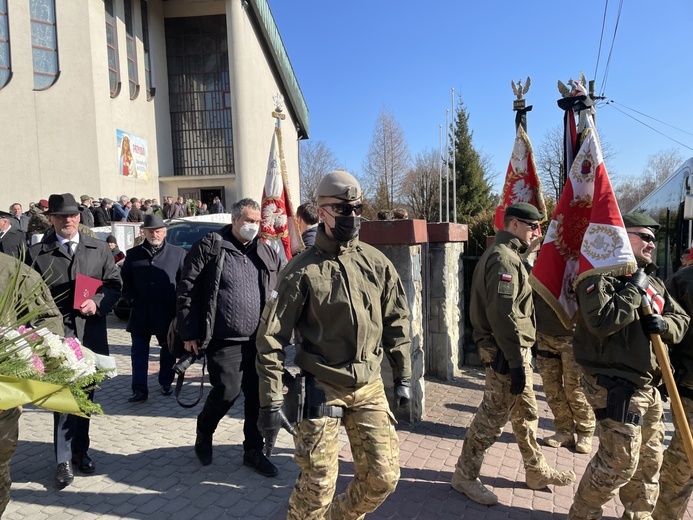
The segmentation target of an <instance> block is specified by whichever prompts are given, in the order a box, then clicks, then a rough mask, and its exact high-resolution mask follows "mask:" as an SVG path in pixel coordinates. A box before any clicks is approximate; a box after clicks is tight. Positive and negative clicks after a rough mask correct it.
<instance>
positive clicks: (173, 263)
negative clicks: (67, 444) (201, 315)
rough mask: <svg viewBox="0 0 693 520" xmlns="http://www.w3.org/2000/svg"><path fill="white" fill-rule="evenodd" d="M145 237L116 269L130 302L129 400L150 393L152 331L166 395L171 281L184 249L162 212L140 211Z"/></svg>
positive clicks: (170, 365) (173, 298) (172, 308)
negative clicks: (172, 238)
mask: <svg viewBox="0 0 693 520" xmlns="http://www.w3.org/2000/svg"><path fill="white" fill-rule="evenodd" d="M141 229H142V232H143V234H144V242H142V244H141V245H139V246H135V247H133V248H132V249H130V250H128V252H127V256H126V257H125V261H124V262H123V267H122V268H121V271H120V274H121V276H122V278H123V298H125V299H126V300H127V301H128V302H129V303H130V305H131V306H132V312H130V320H129V321H128V326H127V329H126V330H127V331H128V332H129V333H130V335H131V336H132V350H131V351H130V359H131V362H132V397H130V399H128V401H130V402H131V403H137V402H141V401H146V400H147V397H148V396H149V389H148V386H147V368H148V366H149V341H150V340H151V337H152V336H156V339H157V341H158V342H159V345H160V346H161V352H160V353H159V385H161V393H162V394H163V395H171V393H172V390H171V384H172V383H173V378H174V372H173V365H174V364H175V362H176V360H175V358H174V357H173V356H172V355H171V353H170V352H169V350H168V347H167V344H166V333H167V331H168V327H169V324H170V323H171V320H173V317H174V316H175V315H176V282H177V280H178V276H179V272H180V269H181V268H182V267H183V260H184V259H185V249H183V248H182V247H179V246H176V245H173V244H169V243H167V242H166V224H164V219H163V218H162V217H161V215H157V214H156V213H154V214H151V215H145V217H144V223H143V224H142V228H141Z"/></svg>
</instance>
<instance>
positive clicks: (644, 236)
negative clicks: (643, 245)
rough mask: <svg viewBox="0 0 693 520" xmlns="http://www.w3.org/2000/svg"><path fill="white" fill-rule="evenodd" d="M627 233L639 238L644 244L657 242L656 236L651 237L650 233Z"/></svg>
mask: <svg viewBox="0 0 693 520" xmlns="http://www.w3.org/2000/svg"><path fill="white" fill-rule="evenodd" d="M627 233H628V234H629V235H637V236H639V237H640V238H641V240H642V241H643V242H652V243H653V244H654V243H655V240H656V239H655V237H654V235H650V234H649V233H638V232H637V231H628V232H627Z"/></svg>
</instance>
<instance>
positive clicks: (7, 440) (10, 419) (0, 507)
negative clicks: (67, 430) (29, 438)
mask: <svg viewBox="0 0 693 520" xmlns="http://www.w3.org/2000/svg"><path fill="white" fill-rule="evenodd" d="M21 414H22V412H21V409H20V408H11V409H10V410H0V517H2V514H3V513H4V512H5V508H6V507H7V504H9V502H10V486H11V485H12V480H11V479H10V463H11V461H12V455H14V450H16V449H17V439H19V416H20V415H21Z"/></svg>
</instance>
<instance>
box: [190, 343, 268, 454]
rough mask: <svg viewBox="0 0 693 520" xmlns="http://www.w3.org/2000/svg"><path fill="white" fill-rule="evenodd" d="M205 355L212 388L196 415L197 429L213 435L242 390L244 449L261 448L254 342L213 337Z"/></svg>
mask: <svg viewBox="0 0 693 520" xmlns="http://www.w3.org/2000/svg"><path fill="white" fill-rule="evenodd" d="M205 356H206V358H207V369H208V371H209V381H210V382H211V383H212V391H211V392H209V395H208V396H207V400H206V401H205V405H204V407H203V408H202V412H200V415H198V416H197V429H198V431H199V432H200V433H201V434H203V435H209V436H211V435H213V434H214V432H215V430H216V429H217V426H218V425H219V421H221V419H222V418H223V417H224V416H225V415H226V414H227V413H228V411H229V410H230V409H231V407H232V406H233V403H235V402H236V399H237V398H238V395H239V394H240V392H241V390H242V391H243V396H244V397H245V403H244V409H243V412H244V421H243V436H244V440H243V449H244V450H262V448H263V446H264V442H263V439H262V436H261V435H260V431H259V430H258V429H257V419H258V415H259V414H260V395H259V379H258V376H257V371H256V370H255V357H256V356H257V349H256V347H255V342H251V341H248V342H244V343H237V342H228V341H217V340H212V341H211V342H210V343H209V346H208V347H207V349H206V350H205Z"/></svg>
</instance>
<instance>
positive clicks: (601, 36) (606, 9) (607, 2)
mask: <svg viewBox="0 0 693 520" xmlns="http://www.w3.org/2000/svg"><path fill="white" fill-rule="evenodd" d="M608 9H609V0H606V3H605V4H604V16H603V17H602V32H601V34H600V35H599V50H598V51H597V65H596V66H595V67H594V76H592V77H593V78H596V77H597V71H598V70H599V58H601V56H602V43H603V42H604V27H606V12H607V11H608Z"/></svg>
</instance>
